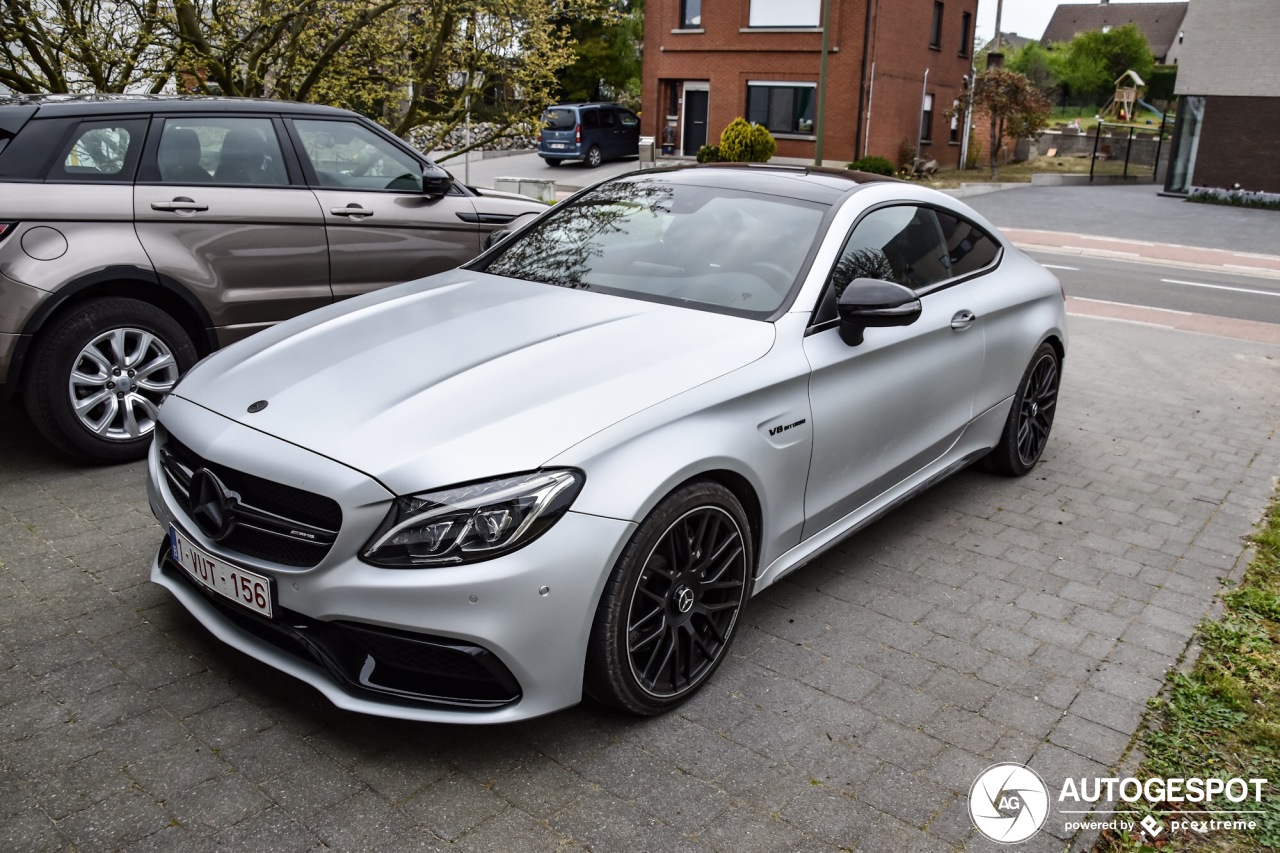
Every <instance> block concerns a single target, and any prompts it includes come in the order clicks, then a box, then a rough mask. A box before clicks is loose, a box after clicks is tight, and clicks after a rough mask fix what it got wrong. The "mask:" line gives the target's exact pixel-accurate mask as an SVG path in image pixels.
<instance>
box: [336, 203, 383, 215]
mask: <svg viewBox="0 0 1280 853" xmlns="http://www.w3.org/2000/svg"><path fill="white" fill-rule="evenodd" d="M329 212H330V213H332V214H333V215H334V216H373V211H372V210H366V209H364V208H363V207H361V206H360V205H358V204H355V203H352V204H349V205H347V206H346V207H331V208H329Z"/></svg>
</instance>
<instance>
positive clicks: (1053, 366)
mask: <svg viewBox="0 0 1280 853" xmlns="http://www.w3.org/2000/svg"><path fill="white" fill-rule="evenodd" d="M1061 378H1062V362H1061V359H1059V358H1058V351H1057V350H1055V349H1054V348H1053V345H1052V344H1048V343H1045V344H1041V345H1040V349H1038V350H1036V354H1035V355H1034V356H1032V357H1031V364H1030V365H1028V366H1027V372H1026V373H1025V374H1023V377H1022V382H1021V383H1019V385H1018V392H1017V393H1016V394H1015V395H1014V398H1013V407H1012V408H1011V409H1010V411H1009V419H1008V420H1007V421H1005V425H1004V432H1003V433H1002V434H1001V436H1000V443H999V444H997V445H996V446H995V449H993V450H992V451H991V453H990V454H989V455H988V456H987V458H986V462H987V466H988V467H989V468H991V470H993V471H996V472H997V473H1000V474H1006V475H1008V476H1011V477H1021V476H1022V475H1023V474H1026V473H1027V472H1028V471H1030V470H1031V469H1032V468H1034V467H1036V463H1037V462H1039V461H1040V457H1041V455H1042V454H1043V453H1044V448H1045V445H1046V444H1048V443H1049V431H1050V430H1051V429H1052V428H1053V416H1054V414H1055V413H1056V412H1057V410H1058V386H1059V383H1060V382H1061Z"/></svg>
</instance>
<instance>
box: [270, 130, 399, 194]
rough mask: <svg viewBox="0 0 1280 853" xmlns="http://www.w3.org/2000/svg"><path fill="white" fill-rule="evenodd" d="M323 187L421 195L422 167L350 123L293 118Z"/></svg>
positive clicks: (373, 134)
mask: <svg viewBox="0 0 1280 853" xmlns="http://www.w3.org/2000/svg"><path fill="white" fill-rule="evenodd" d="M293 126H294V128H295V129H296V130H297V131H298V137H299V138H300V139H301V140H302V149H303V151H304V152H305V153H306V157H307V159H308V160H310V161H311V168H312V169H313V170H314V171H315V175H316V181H317V183H318V184H319V185H320V186H322V187H345V188H347V189H358V190H390V191H393V192H413V193H420V192H422V164H421V163H419V162H418V161H417V160H415V159H414V158H413V157H411V156H410V155H409V154H407V153H405V152H404V151H401V150H400V149H399V148H397V147H396V146H395V145H393V144H391V142H389V141H387V140H386V139H383V138H382V137H380V136H378V135H377V134H376V133H374V132H373V131H371V130H369V129H368V128H367V127H364V126H363V125H361V124H358V123H356V122H353V121H324V120H315V119H294V121H293Z"/></svg>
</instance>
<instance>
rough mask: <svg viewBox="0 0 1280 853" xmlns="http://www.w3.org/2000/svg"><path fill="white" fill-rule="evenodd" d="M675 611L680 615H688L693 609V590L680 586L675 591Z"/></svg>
mask: <svg viewBox="0 0 1280 853" xmlns="http://www.w3.org/2000/svg"><path fill="white" fill-rule="evenodd" d="M675 602H676V609H677V610H679V611H680V612H681V613H688V612H689V611H690V610H692V609H693V590H691V589H689V587H687V586H682V587H680V588H679V589H677V590H676V594H675Z"/></svg>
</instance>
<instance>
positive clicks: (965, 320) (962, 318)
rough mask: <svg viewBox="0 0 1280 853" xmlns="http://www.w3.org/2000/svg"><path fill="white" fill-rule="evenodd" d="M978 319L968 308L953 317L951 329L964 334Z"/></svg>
mask: <svg viewBox="0 0 1280 853" xmlns="http://www.w3.org/2000/svg"><path fill="white" fill-rule="evenodd" d="M977 319H978V315H977V314H974V313H973V312H972V311H970V310H968V309H967V308H966V309H965V310H963V311H957V312H956V313H955V314H954V315H952V317H951V328H953V329H955V330H956V331H957V332H963V331H964V330H965V329H967V328H969V327H970V326H972V325H973V321H974V320H977Z"/></svg>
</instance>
